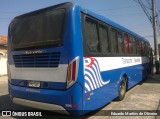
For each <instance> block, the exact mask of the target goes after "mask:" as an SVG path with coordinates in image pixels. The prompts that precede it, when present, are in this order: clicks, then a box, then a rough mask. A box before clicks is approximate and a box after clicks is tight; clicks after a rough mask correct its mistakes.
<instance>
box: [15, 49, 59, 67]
mask: <svg viewBox="0 0 160 119" xmlns="http://www.w3.org/2000/svg"><path fill="white" fill-rule="evenodd" d="M13 59H14V63H15V67H58V65H59V61H60V52H54V53H44V54H25V55H13Z"/></svg>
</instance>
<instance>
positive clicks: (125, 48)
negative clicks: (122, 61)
mask: <svg viewBox="0 0 160 119" xmlns="http://www.w3.org/2000/svg"><path fill="white" fill-rule="evenodd" d="M124 52H125V54H129V41H128V35H127V34H124Z"/></svg>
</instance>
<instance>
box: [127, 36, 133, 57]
mask: <svg viewBox="0 0 160 119" xmlns="http://www.w3.org/2000/svg"><path fill="white" fill-rule="evenodd" d="M128 48H129V54H132V39H131V36H128Z"/></svg>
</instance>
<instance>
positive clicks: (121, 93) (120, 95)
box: [118, 77, 126, 101]
mask: <svg viewBox="0 0 160 119" xmlns="http://www.w3.org/2000/svg"><path fill="white" fill-rule="evenodd" d="M125 94H126V79H125V77H123V78H122V81H121V84H120V89H119V91H118V100H119V101H121V100H123V99H124V97H125Z"/></svg>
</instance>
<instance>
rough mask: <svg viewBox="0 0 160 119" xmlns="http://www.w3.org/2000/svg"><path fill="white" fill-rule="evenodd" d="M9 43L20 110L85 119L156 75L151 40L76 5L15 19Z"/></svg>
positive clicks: (12, 91)
mask: <svg viewBox="0 0 160 119" xmlns="http://www.w3.org/2000/svg"><path fill="white" fill-rule="evenodd" d="M8 38H9V40H8V53H9V54H8V82H9V83H8V88H9V95H10V98H11V100H12V102H13V103H15V104H20V105H24V106H30V107H34V108H38V109H43V110H53V111H55V112H56V111H58V112H61V111H62V112H63V113H67V114H71V115H83V114H86V113H88V112H90V111H93V110H97V109H99V108H101V107H102V106H104V105H106V104H107V103H109V102H111V101H112V100H113V99H115V98H117V99H118V100H123V99H124V97H125V93H126V91H127V90H128V89H130V88H131V87H133V86H134V85H136V84H137V83H138V82H140V81H141V80H143V79H144V78H145V77H147V75H148V74H149V71H150V60H149V58H150V55H149V54H150V49H151V47H150V44H149V42H148V41H147V40H146V39H144V38H143V37H141V36H139V35H137V34H136V33H134V32H132V31H130V30H128V29H127V28H125V27H123V26H121V25H118V24H117V23H115V22H113V21H111V20H109V19H107V18H106V17H103V16H101V15H98V14H96V13H94V12H92V11H90V10H88V9H85V8H83V7H81V6H80V5H78V4H76V3H72V2H67V3H61V4H58V5H54V6H51V7H48V8H43V9H40V10H37V11H33V12H30V13H26V14H23V15H20V16H17V17H15V18H14V19H13V20H12V21H11V23H10V25H9V29H8Z"/></svg>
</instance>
